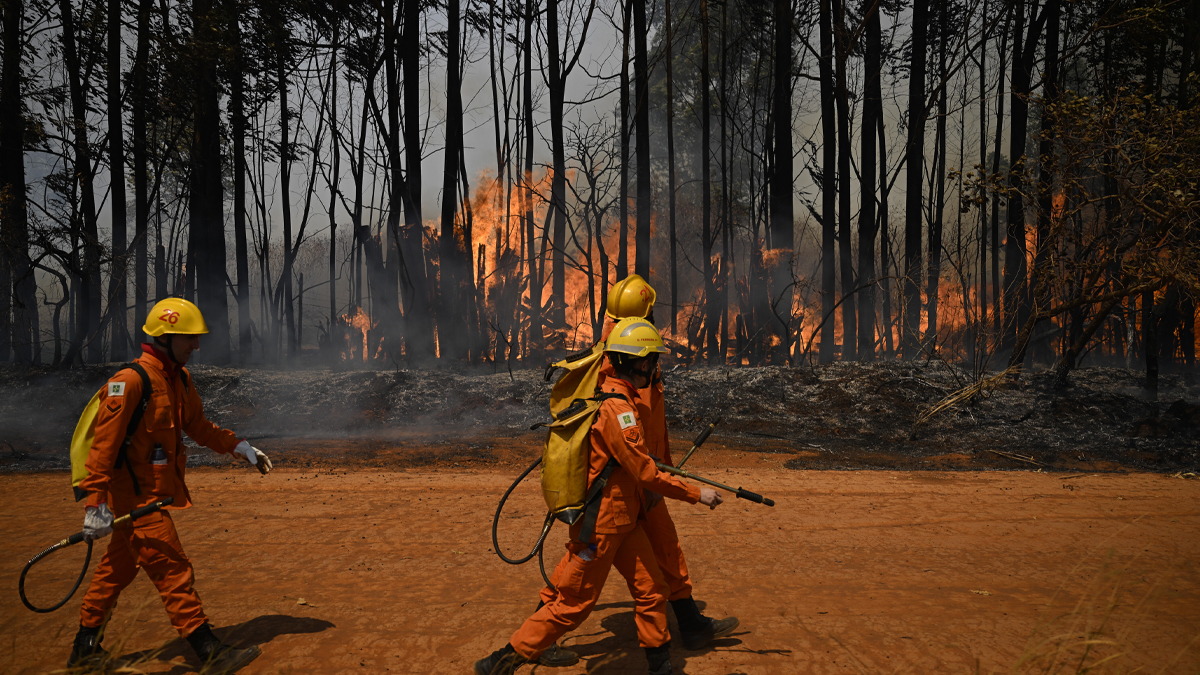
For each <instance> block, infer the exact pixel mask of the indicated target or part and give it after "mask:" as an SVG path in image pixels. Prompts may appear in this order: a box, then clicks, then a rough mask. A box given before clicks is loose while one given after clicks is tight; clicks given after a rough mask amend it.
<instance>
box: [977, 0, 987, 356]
mask: <svg viewBox="0 0 1200 675" xmlns="http://www.w3.org/2000/svg"><path fill="white" fill-rule="evenodd" d="M987 13H988V3H987V0H984V3H983V15H982V16H981V17H980V18H981V20H982V21H983V23H984V24H986V23H987V21H988V15H987ZM978 63H979V171H980V172H981V173H982V172H983V171H984V170H985V169H984V167H985V166H986V165H987V34H986V33H984V34H982V35H980V36H979V62H978ZM979 197H980V201H979V282H978V283H979V297H978V305H979V310H978V312H979V313H978V320H977V322H976V324H975V331H976V334H975V344H976V347H977V348H978V349H979V357H980V358H979V362H981V363H985V362H986V361H987V351H986V349H987V340H986V339H985V337H984V336H985V335H986V333H987V322H988V290H987V269H988V265H987V241H988V235H987V219H988V209H987V196H986V195H985V194H979Z"/></svg>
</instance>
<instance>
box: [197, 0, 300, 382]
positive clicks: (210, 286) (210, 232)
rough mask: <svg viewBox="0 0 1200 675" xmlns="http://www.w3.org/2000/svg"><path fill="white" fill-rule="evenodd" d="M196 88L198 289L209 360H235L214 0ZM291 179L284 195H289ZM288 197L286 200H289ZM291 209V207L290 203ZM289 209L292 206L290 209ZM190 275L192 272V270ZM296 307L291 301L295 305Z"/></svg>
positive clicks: (200, 6) (200, 36)
mask: <svg viewBox="0 0 1200 675" xmlns="http://www.w3.org/2000/svg"><path fill="white" fill-rule="evenodd" d="M192 22H193V26H195V36H194V39H195V67H196V92H195V96H196V98H195V112H194V113H193V114H194V118H193V119H194V122H193V126H194V128H195V131H194V132H193V136H192V176H191V178H192V180H191V193H190V200H189V203H188V211H189V213H190V214H191V222H190V237H189V238H190V240H191V242H192V248H193V251H194V252H195V262H196V267H195V269H196V273H195V275H194V276H195V279H196V290H197V292H198V294H199V297H200V303H198V304H201V305H202V307H201V308H202V311H203V312H204V319H205V322H206V323H207V324H208V327H209V335H208V336H207V337H206V339H205V345H204V352H203V355H204V360H205V362H207V363H213V364H226V363H229V299H228V293H227V292H226V290H225V219H224V216H223V206H224V194H223V189H222V186H221V128H220V127H221V109H220V105H219V103H218V96H219V95H220V92H219V90H218V88H217V49H218V44H219V41H218V37H217V34H218V26H217V24H216V16H215V12H214V7H213V4H212V0H193V4H192ZM287 194H288V192H287V190H286V183H285V189H284V195H287ZM286 201H287V200H286V199H285V200H284V202H285V203H286ZM284 208H285V210H286V208H287V207H286V206H285V207H284ZM285 212H286V211H285ZM289 241H290V239H289ZM189 276H191V275H190V272H189ZM289 307H290V306H289Z"/></svg>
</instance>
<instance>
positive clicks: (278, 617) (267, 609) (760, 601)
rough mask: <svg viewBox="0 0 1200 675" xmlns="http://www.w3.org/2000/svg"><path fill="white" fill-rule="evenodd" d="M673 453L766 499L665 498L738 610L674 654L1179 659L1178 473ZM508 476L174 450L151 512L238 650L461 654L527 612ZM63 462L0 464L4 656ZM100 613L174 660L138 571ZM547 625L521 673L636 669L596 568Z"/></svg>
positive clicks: (276, 665)
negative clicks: (201, 459)
mask: <svg viewBox="0 0 1200 675" xmlns="http://www.w3.org/2000/svg"><path fill="white" fill-rule="evenodd" d="M701 455H704V453H701ZM692 464H693V465H694V466H692V467H690V468H693V469H694V470H696V471H697V472H703V473H704V474H707V475H709V476H711V477H712V478H714V479H717V480H721V481H722V482H726V483H729V484H732V485H735V486H738V485H740V486H743V487H745V488H747V489H751V490H756V491H758V492H761V493H763V494H765V495H768V496H771V497H773V498H774V499H775V500H776V501H777V503H778V506H776V507H775V508H774V509H768V508H766V507H763V506H760V505H756V504H751V503H748V502H744V501H738V500H733V501H731V502H727V503H726V504H725V505H724V506H722V507H721V508H719V509H717V510H716V511H714V512H709V511H707V510H705V509H703V508H702V507H699V506H688V505H684V504H680V503H671V505H670V506H671V509H672V512H673V513H674V514H675V520H676V523H677V525H678V528H679V531H680V535H681V537H682V541H683V545H684V550H685V552H686V554H687V557H688V560H689V561H690V563H691V569H692V574H693V578H694V580H695V583H696V598H697V599H698V600H700V601H701V603H702V605H705V606H706V612H707V613H708V614H710V615H711V616H716V617H723V616H726V615H730V614H732V615H736V616H738V617H739V618H740V619H741V627H740V628H739V629H738V630H737V632H736V633H735V634H734V635H733V636H732V637H730V638H727V639H723V640H720V641H718V642H717V643H715V644H714V645H712V646H711V647H709V648H708V649H706V650H704V651H701V652H686V651H683V650H682V648H681V647H678V646H677V647H676V648H675V649H673V650H672V659H673V661H674V663H675V666H676V671H677V672H680V671H682V672H686V673H690V674H692V675H715V674H722V675H727V674H740V673H811V674H814V675H815V674H824V673H921V674H923V673H964V674H965V673H973V672H977V668H978V672H984V673H987V672H1001V671H1003V672H1008V670H1009V668H1011V667H1012V666H1013V665H1014V664H1016V663H1017V662H1018V660H1019V659H1020V658H1021V657H1022V655H1023V654H1026V655H1027V654H1032V653H1035V652H1037V651H1039V650H1041V651H1045V650H1046V649H1048V648H1049V646H1052V645H1054V644H1060V645H1061V644H1062V643H1060V642H1053V641H1052V642H1049V643H1045V644H1043V645H1042V646H1040V647H1039V646H1038V644H1039V640H1042V639H1044V638H1047V637H1050V636H1053V635H1059V634H1068V635H1069V634H1071V633H1072V632H1079V631H1099V632H1098V633H1096V634H1094V635H1093V637H1096V638H1098V639H1101V640H1106V639H1112V638H1115V639H1116V640H1118V642H1119V643H1120V647H1119V649H1120V650H1121V651H1125V650H1128V653H1127V654H1126V655H1125V656H1122V657H1121V658H1119V659H1118V660H1116V661H1114V662H1110V663H1109V665H1110V666H1111V665H1119V666H1120V668H1121V670H1120V672H1128V669H1131V668H1133V667H1135V666H1138V665H1145V666H1147V669H1146V670H1144V671H1139V672H1148V673H1155V672H1164V673H1197V672H1200V640H1197V637H1198V634H1200V536H1198V535H1200V501H1198V500H1197V494H1198V493H1200V482H1198V481H1189V480H1181V479H1178V478H1172V477H1167V476H1161V475H1094V474H1089V475H1081V476H1063V475H1051V474H1039V473H903V472H884V471H862V472H798V471H788V470H785V469H782V468H781V467H780V462H779V461H778V460H777V459H775V458H761V459H759V458H754V460H753V461H752V460H751V459H749V458H748V457H747V458H743V459H739V456H738V455H736V454H735V453H732V452H729V451H723V452H720V453H715V454H709V455H704V456H700V457H698V458H697V460H696V461H693V462H692ZM318 472H319V473H318ZM517 473H518V471H517V470H516V469H513V468H512V467H492V468H472V469H449V470H447V469H445V468H440V469H433V468H428V469H422V470H378V469H364V468H357V469H347V470H337V471H334V470H332V468H329V469H326V468H321V469H311V468H310V469H305V470H301V469H278V470H276V471H275V472H273V473H272V474H271V475H270V476H267V477H260V476H259V475H258V474H257V473H255V472H253V471H250V470H234V469H207V470H196V471H193V472H191V473H190V475H189V476H190V480H189V483H190V486H191V489H192V494H193V497H194V499H195V501H196V507H195V508H192V509H190V510H187V511H182V512H176V522H177V524H178V526H179V530H180V535H181V538H182V540H183V542H184V545H185V547H186V549H187V551H188V553H189V555H190V556H191V558H192V560H193V563H194V564H195V567H196V577H197V581H196V585H197V588H198V589H199V591H200V593H201V595H202V597H203V598H204V602H205V607H206V610H207V612H208V614H209V617H210V618H211V620H212V621H213V622H214V624H215V625H216V626H217V627H218V631H217V632H218V635H220V636H222V637H224V638H226V639H228V640H245V641H247V642H254V643H258V644H261V645H262V649H263V655H262V656H261V657H259V659H258V660H257V661H255V662H254V663H253V664H251V665H250V666H248V667H247V668H245V669H244V670H243V671H242V672H243V673H246V674H248V675H249V674H254V673H387V672H393V673H422V674H423V673H460V674H466V673H468V672H471V664H472V662H473V661H474V660H475V659H477V658H480V657H481V656H484V655H486V654H487V653H488V652H490V651H491V650H493V649H496V648H499V647H500V646H502V645H503V644H504V643H505V641H506V640H507V639H508V637H509V635H510V634H511V633H512V631H513V630H514V629H515V628H516V627H517V626H518V625H519V624H520V622H521V621H522V620H523V619H524V618H525V617H526V616H527V615H528V614H529V613H530V612H531V611H532V610H533V608H534V604H535V601H536V593H537V590H538V588H539V587H540V584H541V581H540V578H539V576H538V573H537V568H536V561H535V562H533V563H531V564H528V565H525V566H522V567H513V566H509V565H506V564H504V563H503V562H501V561H500V560H499V559H498V558H497V557H496V556H495V555H494V554H493V553H492V552H491V550H490V549H491V540H490V526H491V519H492V514H493V511H494V509H495V505H496V500H497V498H498V496H499V495H500V493H501V492H502V491H503V490H504V489H505V488H506V487H507V486H508V484H509V482H510V481H511V480H512V479H513V477H515V475H516V474H517ZM65 482H66V476H65V475H63V474H34V475H30V474H25V475H13V474H5V475H0V494H3V496H4V499H3V502H2V503H0V531H2V532H3V533H4V535H3V540H4V545H3V547H2V551H0V589H3V590H2V591H0V673H3V674H4V675H8V674H12V673H43V672H48V671H52V670H55V669H58V668H62V666H63V665H64V662H65V660H66V657H67V654H68V652H69V650H70V643H71V638H72V636H73V635H74V632H75V628H76V625H77V619H76V617H77V611H78V607H79V601H80V599H81V597H82V593H83V592H82V591H80V592H79V593H78V594H77V595H76V596H75V597H74V598H73V599H72V600H71V601H70V602H69V603H68V605H67V606H66V607H64V608H63V609H62V610H59V611H58V612H55V613H52V614H34V613H32V612H29V611H27V610H26V609H25V608H24V607H22V606H21V604H20V601H19V599H18V596H17V577H18V574H19V572H20V570H21V567H22V565H23V564H24V562H25V560H27V559H28V558H29V557H31V556H32V555H33V554H34V553H36V552H37V551H39V550H40V549H41V548H42V547H43V546H46V545H49V544H51V543H53V542H54V541H56V540H57V539H59V538H61V537H62V536H65V535H66V534H69V533H70V532H72V531H76V530H78V529H79V526H80V523H81V518H80V517H79V516H80V514H81V512H82V509H81V508H79V507H78V506H76V505H75V504H73V503H71V502H70V501H69V498H68V497H67V496H66V495H67V490H66V489H65V488H64V483H65ZM526 488H528V489H526ZM514 500H515V501H514V502H510V504H511V507H510V510H509V511H506V519H505V521H504V522H505V528H504V532H503V536H502V545H504V542H508V543H509V544H511V548H510V547H509V546H506V548H509V550H510V552H512V553H516V552H517V551H516V549H517V548H518V547H524V548H525V549H528V547H529V545H530V544H531V543H532V538H533V537H534V536H535V535H536V532H535V531H536V528H537V525H538V524H540V522H541V521H540V515H539V513H540V512H541V505H540V503H539V501H540V500H539V496H538V494H537V487H536V482H535V481H534V480H530V481H528V482H527V484H526V485H525V486H523V488H522V489H521V490H519V491H518V492H517V493H516V496H515V497H514ZM509 516H511V517H509ZM564 537H565V530H564V529H561V528H560V529H556V530H555V531H554V532H553V533H552V534H551V536H550V541H551V543H552V545H551V544H548V545H547V548H548V549H553V550H554V551H556V552H557V551H561V548H560V546H561V544H562V541H563V539H564ZM101 550H102V549H101V548H100V547H97V553H96V558H97V559H98V558H99V554H100V552H101ZM557 556H558V554H557V553H554V554H551V556H548V557H553V558H554V559H555V560H556V559H557ZM82 557H83V546H78V547H75V548H73V549H70V550H69V551H67V552H64V553H59V554H55V556H52V558H51V562H47V563H45V564H44V566H39V567H38V568H35V573H34V574H32V575H31V578H30V581H29V588H30V590H31V592H32V593H33V595H34V596H35V601H39V602H41V604H49V603H51V602H53V601H54V600H56V599H57V598H56V597H55V596H58V595H61V593H62V592H63V591H64V590H65V588H66V587H68V586H69V583H70V581H69V580H70V579H73V577H74V574H75V573H76V570H77V569H78V566H79V565H80V564H81V562H82ZM548 563H549V564H551V565H552V564H553V561H552V560H548ZM92 564H93V566H94V565H95V561H93V563H92ZM89 578H90V577H89ZM302 599H303V600H302ZM1110 610H1111V612H1110ZM1106 617H1107V618H1106ZM1102 622H1103V625H1102ZM672 625H674V623H673V621H672ZM109 632H110V637H109V638H108V639H107V640H106V644H107V645H108V646H110V647H112V646H113V645H114V643H116V646H117V647H118V652H119V653H121V654H125V655H130V654H133V655H141V656H143V657H144V658H146V659H147V660H146V662H145V663H143V664H142V665H141V666H140V668H141V669H142V670H144V671H146V672H153V673H173V674H176V675H181V674H183V673H187V672H192V671H193V670H194V668H195V664H194V661H192V660H191V659H193V657H192V655H191V652H190V650H189V649H188V648H187V647H186V645H185V643H183V642H182V641H181V640H180V639H178V638H177V636H176V635H175V634H174V632H173V630H172V629H171V627H170V625H169V623H168V622H167V619H166V615H165V613H164V612H163V610H162V608H161V605H160V604H159V600H158V597H157V594H156V592H155V590H154V588H153V587H152V586H151V584H150V583H149V581H148V580H147V579H146V578H145V576H144V575H143V576H140V577H139V578H138V579H137V580H136V581H135V582H134V583H133V585H131V586H130V587H129V589H128V590H127V591H126V592H125V594H124V595H123V596H122V598H121V602H120V605H119V606H118V607H117V610H116V611H115V614H114V617H113V621H112V623H111V624H110V629H109ZM1072 639H1074V638H1068V641H1070V640H1072ZM564 644H565V645H566V646H568V647H571V648H572V649H575V650H577V651H579V652H580V653H581V654H582V655H583V661H581V662H580V663H579V664H578V665H577V666H574V667H570V668H565V669H560V670H558V671H551V670H549V669H546V668H538V669H534V672H541V673H549V672H557V673H561V675H575V674H578V673H585V672H586V673H638V672H645V659H644V657H643V655H642V652H641V650H640V649H639V648H638V645H637V639H636V636H635V634H634V627H633V609H632V605H631V603H630V601H629V596H628V592H627V591H626V589H625V587H624V584H623V583H621V581H620V577H619V576H617V575H615V574H614V575H613V576H612V577H610V580H609V585H608V586H607V587H606V588H605V590H604V594H603V597H602V598H601V602H600V604H599V606H598V608H597V610H596V612H595V613H594V614H593V615H592V617H591V618H590V619H589V620H588V621H587V622H586V623H585V624H584V625H583V627H582V628H580V629H579V630H578V631H577V632H575V633H573V634H571V635H569V636H568V637H567V638H566V639H565V640H564ZM1048 645H1049V646H1048ZM1189 645H1190V649H1189ZM1062 648H1063V649H1064V650H1067V651H1069V653H1070V654H1073V655H1075V656H1078V655H1080V654H1082V653H1083V650H1082V648H1079V647H1078V645H1074V646H1071V645H1065V646H1063V647H1062ZM1094 649H1099V650H1100V653H1101V654H1103V653H1113V652H1111V651H1109V652H1105V651H1104V650H1106V649H1111V648H1108V647H1105V646H1103V645H1099V646H1097V647H1095V648H1094ZM155 650H157V655H156V656H147V654H149V653H150V652H152V651H155ZM1095 653H1096V652H1093V654H1095ZM1091 658H1092V659H1093V660H1094V659H1095V656H1094V655H1093V656H1092V657H1091ZM521 672H523V673H527V672H530V671H529V670H528V669H526V670H522V671H521ZM1069 672H1075V671H1074V670H1071V671H1069ZM1100 672H1118V670H1116V669H1111V670H1104V671H1100Z"/></svg>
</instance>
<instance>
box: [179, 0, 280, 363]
mask: <svg viewBox="0 0 1200 675" xmlns="http://www.w3.org/2000/svg"><path fill="white" fill-rule="evenodd" d="M196 1H197V2H202V1H207V0H196ZM275 23H276V27H275V31H274V38H275V44H274V45H272V46H273V47H274V49H275V53H274V54H273V57H274V60H275V63H274V66H275V80H276V84H277V86H278V87H279V185H280V192H282V193H283V199H282V200H281V202H280V210H281V213H282V216H283V271H282V273H281V275H280V278H279V287H278V288H277V290H276V297H277V298H279V297H282V298H283V307H281V309H282V310H283V318H284V322H285V324H286V329H287V345H286V347H285V350H284V351H285V352H286V353H287V354H289V355H290V354H292V353H294V352H295V351H296V349H297V343H296V314H295V308H294V306H293V304H292V200H291V194H292V185H291V180H292V148H291V113H290V111H289V110H288V81H287V64H288V61H289V58H288V52H289V49H288V42H287V40H288V35H287V31H286V27H285V25H284V21H283V18H282V17H281V16H277V17H276V19H275ZM276 302H277V303H278V302H279V301H278V300H277V301H276Z"/></svg>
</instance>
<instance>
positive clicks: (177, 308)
mask: <svg viewBox="0 0 1200 675" xmlns="http://www.w3.org/2000/svg"><path fill="white" fill-rule="evenodd" d="M144 330H145V332H146V333H147V334H148V335H149V336H150V337H151V338H152V339H153V342H152V343H148V344H143V345H142V352H143V353H142V355H141V356H140V357H138V359H137V360H136V363H138V364H139V365H141V367H142V369H143V370H145V372H146V374H147V375H148V376H149V379H150V384H151V389H152V393H151V395H150V400H149V403H148V404H147V406H146V410H145V412H144V414H143V415H142V419H141V421H140V423H139V424H138V426H137V428H136V429H135V430H131V431H132V434H131V437H130V440H131V442H130V445H129V447H128V448H127V449H126V452H125V457H124V461H123V462H118V461H117V460H118V456H119V451H120V447H121V445H122V443H123V442H124V440H125V433H126V428H127V426H128V423H129V421H130V418H131V416H132V414H133V410H134V408H135V407H136V406H137V404H138V402H139V401H140V400H141V397H142V379H141V376H140V375H139V374H138V373H136V372H135V371H134V370H133V369H131V368H129V369H124V370H121V371H120V372H118V373H117V374H116V375H115V376H114V377H113V378H112V379H111V380H109V382H108V386H107V387H106V388H105V390H104V392H103V393H102V394H101V399H100V412H99V415H98V416H97V418H96V436H95V442H94V444H93V446H92V450H91V452H90V453H89V454H88V459H87V469H88V477H87V478H85V479H84V480H83V482H82V483H80V485H79V487H80V488H81V489H83V490H84V491H85V492H86V493H87V509H86V511H85V515H84V527H83V530H84V537H85V539H87V540H88V541H92V540H94V539H98V538H100V537H103V536H105V535H107V534H109V533H112V539H111V540H110V541H109V544H108V549H107V550H106V551H105V552H104V557H103V558H102V559H101V560H100V564H99V566H98V567H97V568H96V572H95V574H94V576H93V577H92V582H91V585H90V586H89V587H88V591H87V594H86V595H85V596H84V598H83V607H82V608H81V610H80V613H79V632H78V634H76V636H75V643H74V647H73V649H72V651H71V657H70V660H69V661H68V668H72V667H79V666H84V667H86V666H92V665H98V664H103V663H105V662H106V661H107V660H108V654H107V652H105V650H104V649H103V648H102V647H101V646H100V641H101V639H102V631H103V626H104V624H105V622H106V621H107V620H108V616H109V614H110V613H111V612H112V609H113V606H114V605H115V604H116V602H117V598H118V596H119V595H120V594H121V591H122V590H124V588H125V587H126V586H128V585H129V583H130V582H132V581H133V579H134V578H135V577H136V576H137V573H138V570H139V569H144V570H145V571H146V575H147V576H149V577H150V580H151V581H152V582H154V585H155V587H157V588H158V592H159V594H160V595H161V596H162V601H163V605H164V606H165V607H166V610H167V615H168V616H169V617H170V619H171V625H172V626H173V627H174V628H175V630H177V631H179V634H180V635H181V636H183V637H184V638H185V639H187V641H188V642H189V643H190V644H191V646H192V648H193V649H194V650H195V651H196V654H197V656H198V657H199V658H200V661H201V663H203V664H205V665H206V666H207V668H206V669H205V670H204V672H205V673H226V672H233V671H234V670H236V669H237V668H240V667H241V666H243V665H245V664H247V663H249V662H250V661H252V660H253V659H254V658H255V657H257V656H258V655H259V654H260V653H261V650H260V649H259V648H258V647H256V646H251V647H248V648H244V649H237V648H233V647H230V646H227V645H225V644H222V643H221V641H220V640H219V639H217V637H216V636H215V635H214V634H213V631H212V627H211V626H210V625H209V623H208V619H207V618H206V617H205V615H204V610H203V608H202V607H201V605H200V596H199V595H197V594H196V590H195V588H193V581H194V574H193V571H192V563H191V561H190V560H188V557H187V554H185V553H184V551H183V546H182V545H181V544H180V542H179V537H178V535H177V534H176V531H175V524H174V521H173V520H172V518H171V514H170V513H169V512H168V511H166V510H164V511H158V512H156V513H152V514H150V515H147V516H144V517H142V518H140V519H138V520H137V521H136V522H135V523H134V524H132V525H125V526H123V527H118V528H116V529H114V528H113V527H112V522H113V518H114V516H113V514H114V513H118V514H124V513H128V512H130V511H131V510H133V509H134V508H137V507H139V506H144V505H146V504H152V503H154V502H156V501H158V500H160V499H163V498H165V497H173V498H174V500H175V501H174V504H173V505H172V506H169V507H167V508H168V509H172V510H174V509H184V508H187V507H189V506H191V505H192V502H191V499H190V495H189V493H188V488H187V484H186V483H185V481H184V473H185V469H186V466H187V453H186V451H185V449H184V447H183V443H182V441H183V436H182V434H183V433H184V432H186V433H187V435H188V436H189V437H190V438H192V439H193V440H194V441H196V442H197V443H200V444H201V445H204V446H206V447H208V448H210V449H212V450H214V451H216V452H220V453H223V454H234V455H235V456H240V457H241V458H242V459H243V460H244V461H247V462H249V463H251V464H254V465H260V464H261V466H259V469H260V471H262V472H263V473H265V472H266V471H269V470H270V469H271V460H270V459H268V458H267V456H266V455H264V454H263V453H262V452H261V451H259V450H257V449H256V448H254V447H252V446H251V445H250V444H249V443H247V442H246V441H244V440H242V441H239V440H238V438H237V437H236V436H235V435H234V434H233V432H232V431H229V430H227V429H222V428H220V427H218V426H216V425H215V424H213V423H212V422H209V421H208V420H207V419H205V417H204V407H203V404H202V403H201V402H200V396H199V395H198V394H197V393H196V389H195V386H194V385H193V383H192V381H191V376H190V374H189V373H188V371H187V369H186V368H184V364H186V363H187V362H188V359H189V358H191V355H192V352H194V351H195V350H196V349H198V348H199V344H200V335H202V334H204V333H207V332H208V326H207V325H206V324H205V323H204V317H203V316H202V315H201V314H200V310H199V308H197V307H196V305H194V304H192V303H191V302H188V301H187V300H183V299H180V298H168V299H166V300H163V301H161V302H159V303H158V304H156V305H155V306H154V309H153V310H151V312H150V314H149V315H147V317H146V326H145V328H144Z"/></svg>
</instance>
